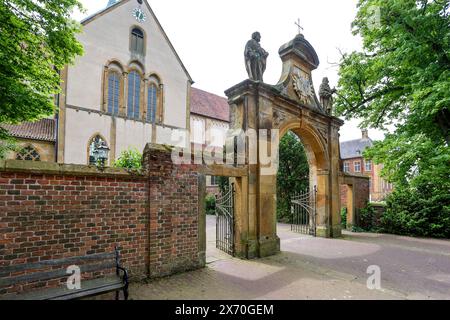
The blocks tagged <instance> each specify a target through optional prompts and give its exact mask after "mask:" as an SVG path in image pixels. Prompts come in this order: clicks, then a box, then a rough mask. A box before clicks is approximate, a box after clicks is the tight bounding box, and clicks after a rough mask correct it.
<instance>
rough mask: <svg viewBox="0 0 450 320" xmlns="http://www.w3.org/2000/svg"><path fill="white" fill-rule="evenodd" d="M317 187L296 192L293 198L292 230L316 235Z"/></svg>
mask: <svg viewBox="0 0 450 320" xmlns="http://www.w3.org/2000/svg"><path fill="white" fill-rule="evenodd" d="M316 200H317V188H316V187H314V190H312V191H311V190H309V189H307V190H305V191H300V192H299V193H295V194H294V196H293V197H292V198H291V230H292V231H294V232H298V233H303V234H308V235H312V236H314V237H315V236H316Z"/></svg>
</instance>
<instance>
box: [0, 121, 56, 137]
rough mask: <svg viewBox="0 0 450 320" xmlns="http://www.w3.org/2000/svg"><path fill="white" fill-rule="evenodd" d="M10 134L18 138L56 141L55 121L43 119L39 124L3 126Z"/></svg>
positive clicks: (27, 123)
mask: <svg viewBox="0 0 450 320" xmlns="http://www.w3.org/2000/svg"><path fill="white" fill-rule="evenodd" d="M1 126H2V127H3V128H5V129H6V130H8V132H9V134H10V135H12V136H13V137H16V138H22V139H32V140H40V141H50V142H55V141H56V134H55V130H56V125H55V120H54V119H42V120H40V121H37V122H24V123H21V124H18V125H12V124H2V125H1Z"/></svg>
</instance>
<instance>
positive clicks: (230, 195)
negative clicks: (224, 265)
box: [216, 184, 234, 256]
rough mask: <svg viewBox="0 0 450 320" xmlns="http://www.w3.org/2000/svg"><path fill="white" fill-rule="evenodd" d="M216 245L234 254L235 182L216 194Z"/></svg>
mask: <svg viewBox="0 0 450 320" xmlns="http://www.w3.org/2000/svg"><path fill="white" fill-rule="evenodd" d="M216 247H217V249H219V250H222V251H224V252H226V253H228V254H229V255H231V256H234V184H231V187H230V189H229V190H228V191H226V192H225V194H221V195H220V196H216Z"/></svg>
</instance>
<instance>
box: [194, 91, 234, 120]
mask: <svg viewBox="0 0 450 320" xmlns="http://www.w3.org/2000/svg"><path fill="white" fill-rule="evenodd" d="M191 113H193V114H196V115H200V116H204V117H208V118H213V119H217V120H221V121H225V122H229V121H230V107H229V105H228V100H227V99H226V98H223V97H221V96H218V95H215V94H213V93H210V92H207V91H203V90H200V89H197V88H192V90H191Z"/></svg>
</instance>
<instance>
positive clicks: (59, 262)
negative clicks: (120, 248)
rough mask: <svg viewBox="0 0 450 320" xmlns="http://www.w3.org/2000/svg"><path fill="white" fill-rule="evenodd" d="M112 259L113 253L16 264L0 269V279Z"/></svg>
mask: <svg viewBox="0 0 450 320" xmlns="http://www.w3.org/2000/svg"><path fill="white" fill-rule="evenodd" d="M114 258H115V254H114V253H98V254H92V255H88V256H80V257H69V258H62V259H56V260H46V261H40V262H35V263H28V264H18V265H13V266H7V267H0V277H3V276H4V275H9V274H10V273H14V272H20V271H26V270H33V269H41V268H45V267H49V266H58V265H76V264H80V262H85V261H95V260H98V261H101V260H108V259H114Z"/></svg>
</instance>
